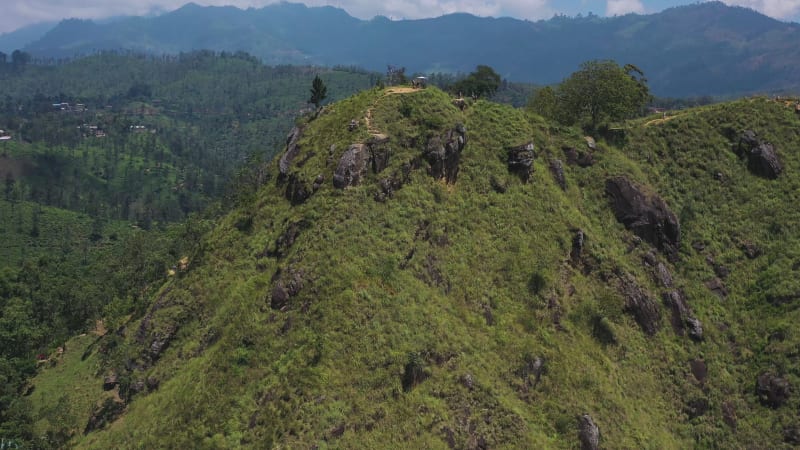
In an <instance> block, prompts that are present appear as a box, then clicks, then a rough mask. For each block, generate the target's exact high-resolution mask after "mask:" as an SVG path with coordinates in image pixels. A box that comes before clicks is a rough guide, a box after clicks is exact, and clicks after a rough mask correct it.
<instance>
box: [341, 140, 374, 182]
mask: <svg viewBox="0 0 800 450" xmlns="http://www.w3.org/2000/svg"><path fill="white" fill-rule="evenodd" d="M369 161H370V152H369V147H368V146H367V145H366V144H353V145H351V146H350V147H348V148H347V151H345V152H344V155H342V158H341V159H340V160H339V165H338V166H337V167H336V172H335V173H334V174H333V186H334V187H336V188H339V189H344V188H346V187H348V186H357V185H358V184H359V183H360V182H361V180H362V179H363V178H364V177H365V176H366V175H367V169H368V168H369Z"/></svg>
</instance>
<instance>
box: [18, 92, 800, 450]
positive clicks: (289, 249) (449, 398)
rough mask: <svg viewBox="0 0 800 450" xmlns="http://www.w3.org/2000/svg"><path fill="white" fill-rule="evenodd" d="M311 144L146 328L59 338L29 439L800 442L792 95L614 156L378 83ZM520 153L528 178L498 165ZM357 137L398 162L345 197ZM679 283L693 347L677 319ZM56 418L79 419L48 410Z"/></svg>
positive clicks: (731, 111) (305, 142)
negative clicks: (621, 214) (636, 225)
mask: <svg viewBox="0 0 800 450" xmlns="http://www.w3.org/2000/svg"><path fill="white" fill-rule="evenodd" d="M352 120H355V121H357V123H358V126H357V127H356V128H355V129H354V130H352V131H351V130H349V129H348V128H349V127H348V124H349V123H350V122H351V121H352ZM459 124H461V125H463V126H464V128H465V129H466V145H465V146H464V147H463V151H462V152H461V154H460V162H459V164H458V173H457V179H455V180H454V179H453V178H455V177H454V176H448V177H447V178H449V182H448V181H447V180H445V179H437V178H435V177H434V176H431V173H433V174H436V170H430V166H431V164H430V162H429V161H432V160H431V159H426V157H424V156H423V154H424V153H425V152H426V151H427V149H429V148H430V147H432V144H431V143H432V142H436V140H437V139H439V140H445V141H446V140H447V139H448V136H449V137H450V138H452V137H453V136H457V134H458V133H455V134H454V133H452V132H451V133H448V132H450V131H451V130H454V129H457V128H459V127H458V125H459ZM300 128H301V131H300V135H299V139H298V140H297V142H296V143H297V144H298V146H299V150H298V151H296V152H294V153H296V155H295V157H294V158H293V159H292V158H286V159H285V161H288V164H285V166H286V169H287V170H285V171H284V174H281V173H280V172H279V167H278V166H279V164H278V161H275V162H274V163H272V164H271V165H270V166H269V168H268V171H269V174H270V177H269V181H267V182H266V184H265V185H264V186H263V187H262V188H261V189H260V190H259V191H258V192H257V194H256V195H255V196H253V198H250V199H248V200H246V201H243V202H242V204H241V205H240V206H239V207H238V208H236V209H235V210H234V211H233V212H232V213H231V214H229V215H228V216H227V217H225V218H224V219H223V220H222V221H221V222H220V223H219V224H218V226H217V227H216V228H215V229H214V230H213V231H212V232H211V233H210V234H209V235H208V236H207V237H206V239H205V243H204V245H203V246H202V249H201V250H200V251H198V252H197V253H196V254H193V255H190V257H189V262H188V265H187V267H181V268H179V269H178V273H177V275H176V276H175V277H172V278H170V279H169V281H167V282H166V283H165V284H164V286H163V287H162V289H161V291H160V292H159V293H158V294H157V295H156V296H155V297H154V298H153V302H152V305H151V307H150V309H149V310H148V311H147V313H146V314H145V315H144V316H142V317H132V318H131V319H130V321H129V322H128V323H127V324H125V325H124V326H122V327H120V328H119V329H117V330H111V331H110V332H109V333H108V334H107V335H106V336H105V337H103V338H101V339H99V340H98V341H97V342H95V343H93V344H92V345H89V341H88V340H87V339H86V338H85V337H84V338H80V339H76V340H75V341H74V342H70V343H68V350H67V354H65V356H64V357H63V358H64V359H63V361H62V362H59V363H56V367H55V368H48V369H44V370H43V371H42V372H41V373H40V375H39V376H38V377H37V378H36V379H35V380H34V381H33V384H34V386H35V389H34V391H33V394H31V396H30V397H29V398H30V399H31V403H32V410H33V414H34V416H37V417H39V421H38V422H37V423H36V426H35V428H36V429H35V434H36V435H44V434H46V433H50V434H49V436H50V438H51V439H52V441H53V442H55V443H57V442H59V439H64V438H68V437H71V438H70V439H71V440H70V441H69V444H70V445H74V446H77V447H79V448H139V447H157V448H234V447H239V446H242V447H252V448H577V447H579V446H580V445H581V444H580V442H581V441H580V438H579V427H578V424H579V420H578V419H579V417H581V416H582V415H584V414H588V415H589V416H590V417H591V418H592V420H593V422H594V423H596V425H597V426H598V428H599V431H600V446H601V447H604V448H688V447H693V446H699V447H714V446H716V447H720V448H731V447H751V448H753V447H769V448H779V447H781V446H787V447H788V446H790V445H791V443H792V440H793V439H796V438H797V431H796V430H797V427H798V419H797V409H798V405H799V404H800V402H799V401H798V399H797V397H796V395H793V394H792V393H790V394H789V395H788V398H785V396H783V397H782V396H781V393H782V392H784V391H782V390H781V386H784V385H785V383H788V384H789V385H790V386H797V385H798V382H800V379H799V378H800V372H798V370H799V369H800V365H799V364H798V361H797V350H796V349H797V348H798V347H797V345H798V341H800V336H798V334H797V332H796V330H795V329H794V328H795V327H793V326H792V324H793V323H795V322H796V321H797V319H798V317H797V316H798V311H797V301H798V300H797V294H798V293H800V283H798V281H797V277H796V272H797V270H798V258H799V257H800V255H798V252H800V245H798V244H800V243H799V242H798V229H797V224H798V223H800V217H798V214H800V213H798V211H797V209H796V208H794V206H793V200H794V199H795V197H796V196H797V193H798V192H800V191H798V186H797V184H798V183H800V177H798V175H797V174H798V170H800V158H798V155H797V154H796V149H798V148H800V136H799V135H798V130H800V120H798V118H797V117H795V115H794V112H793V111H792V110H791V109H789V108H787V107H786V106H785V105H781V104H778V103H775V102H770V101H766V100H760V99H758V100H743V101H739V102H735V103H729V104H723V105H718V106H714V107H708V108H705V109H699V110H692V111H689V112H686V113H684V114H682V115H681V116H678V117H675V118H673V119H671V120H669V121H656V122H648V123H647V124H645V122H644V121H643V122H640V123H632V124H630V128H629V130H628V131H627V133H626V136H625V139H624V144H622V145H620V146H613V145H610V144H606V143H605V142H602V141H601V142H599V143H598V144H597V148H596V150H591V149H589V148H588V147H587V142H586V140H584V137H583V135H582V134H581V133H579V132H578V131H576V130H573V129H563V128H557V127H553V126H551V125H550V124H548V123H545V122H544V121H542V120H541V119H538V118H536V117H529V116H526V114H525V113H524V112H523V111H521V110H515V109H512V108H510V107H505V106H501V105H497V104H493V103H489V102H484V101H478V102H476V103H474V104H471V105H469V106H468V107H467V108H466V109H464V110H463V111H462V110H460V109H458V108H456V107H455V106H454V105H453V103H452V102H451V99H450V98H449V97H448V96H447V95H446V94H444V93H442V92H440V91H438V90H436V89H428V90H422V91H415V92H399V93H398V92H396V91H390V90H377V89H374V90H370V91H366V92H363V93H361V94H358V95H356V96H354V97H351V98H349V99H347V100H344V101H341V102H339V103H336V104H333V105H330V106H328V107H326V108H324V110H323V111H322V112H321V113H320V114H319V115H318V116H317V117H316V118H315V119H313V120H310V121H309V122H308V123H304V124H302V125H301V127H300ZM745 129H752V130H754V131H756V132H757V133H758V135H759V137H760V138H762V139H764V140H767V141H769V142H771V143H772V144H773V145H774V147H775V148H776V149H777V153H778V156H779V158H780V160H781V162H782V164H783V173H782V174H781V175H780V176H779V177H778V178H777V179H776V180H767V179H763V178H759V177H757V176H755V175H753V174H751V173H750V172H749V171H748V169H747V163H746V162H745V161H743V160H741V159H739V158H738V157H737V156H736V154H735V153H734V151H733V149H734V144H736V143H737V141H738V137H739V135H740V134H741V132H742V131H743V130H745ZM378 134H382V135H385V136H387V137H388V142H383V141H384V139H383V138H380V137H379V138H375V137H374V136H373V135H378ZM456 139H457V138H456ZM376 142H377V144H376ZM452 142H455V141H452ZM528 142H533V143H534V144H535V146H536V149H535V153H536V159H535V161H534V162H533V169H534V170H533V172H532V174H531V176H530V179H529V180H528V182H527V183H525V182H523V180H522V178H521V177H520V176H518V175H517V174H516V173H511V172H509V170H508V164H507V161H508V150H509V148H512V147H516V146H519V145H522V144H526V143H528ZM355 143H366V144H367V146H366V147H365V148H366V149H368V150H370V151H372V152H373V153H374V154H378V155H386V154H387V153H386V152H387V150H386V149H387V148H388V149H389V150H388V154H389V159H388V165H387V167H386V168H385V169H383V170H382V171H381V172H380V173H378V174H376V173H374V171H373V170H372V169H369V170H367V172H366V176H365V177H363V179H362V180H361V182H360V184H357V185H355V186H350V187H347V188H345V189H337V188H335V187H334V186H333V181H332V180H333V179H334V174H335V172H336V171H337V169H339V166H340V160H342V159H343V157H344V156H345V154H346V153H348V154H349V153H350V152H351V148H350V146H351V144H355ZM564 148H571V149H574V152H573V151H567V152H565V151H564ZM575 154H577V156H578V157H579V158H578V159H579V160H580V161H581V164H570V162H569V161H570V160H571V159H575V158H571V157H570V155H573V156H575ZM587 155H590V156H591V158H589V156H587ZM345 159H346V158H345ZM373 159H376V158H374V157H373ZM590 159H591V161H589V160H590ZM290 160H291V161H290ZM555 160H560V162H561V167H562V168H563V171H564V181H565V188H563V189H562V187H561V186H559V184H558V183H557V181H556V179H555V177H554V176H553V172H557V170H553V169H552V165H554V164H555V165H557V163H555V162H554V161H555ZM449 161H450V162H452V161H453V160H452V159H451V160H449ZM590 162H593V164H589V163H590ZM434 165H435V164H434ZM584 166H585V167H584ZM450 169H451V170H450V172H449V173H451V174H452V165H451V166H450ZM340 172H341V171H340ZM620 176H622V177H625V178H626V179H629V180H631V181H633V182H634V183H635V184H636V185H637V186H639V187H640V189H641V190H642V191H644V192H645V193H647V195H650V196H653V195H659V196H660V197H661V198H663V199H664V201H665V202H666V205H667V206H668V207H669V209H671V210H672V211H674V212H675V214H676V215H677V216H678V217H679V218H680V221H681V226H682V233H681V234H682V235H681V240H680V243H679V244H678V252H677V254H675V255H672V256H673V257H671V258H667V256H666V255H664V254H662V253H659V252H657V251H656V250H655V249H654V247H653V246H652V245H651V244H650V243H648V242H647V240H646V239H645V240H642V239H640V238H637V237H635V236H634V235H633V234H632V233H631V232H630V231H627V230H626V229H625V227H624V226H623V225H622V224H620V223H618V221H617V220H616V217H615V214H614V212H613V211H612V208H611V205H610V201H609V198H608V195H607V194H606V189H607V188H606V183H607V180H608V179H610V178H614V177H620ZM313 185H316V188H314V187H312V186H313ZM287 191H288V192H289V193H290V194H292V195H288V197H291V198H292V199H293V200H294V203H295V204H294V205H293V204H292V202H290V201H289V200H287ZM298 192H302V195H298ZM306 197H308V198H306ZM304 199H305V200H304ZM578 230H581V231H582V232H583V234H584V236H585V241H584V243H583V245H582V246H580V251H577V252H576V251H575V250H574V248H575V245H574V241H575V237H576V235H577V234H578ZM670 259H671V260H672V262H671V261H670ZM723 269H724V270H723ZM665 272H667V275H668V278H670V279H671V280H668V279H667V278H665V275H664V273H665ZM714 283H716V284H714ZM720 285H722V288H721V289H720ZM709 286H711V287H713V288H715V289H716V293H714V292H712V290H711V289H710V288H709ZM723 291H724V292H723ZM668 292H679V293H680V294H676V295H680V296H682V297H683V298H685V303H686V305H688V306H686V305H684V306H685V307H687V308H688V309H689V311H688V312H686V311H684V315H689V316H691V317H693V318H696V319H697V320H699V322H701V323H702V328H703V330H702V331H703V333H702V338H699V336H696V335H695V336H694V337H695V339H692V338H690V337H689V336H688V335H687V333H686V332H685V330H684V327H683V325H682V322H681V321H680V320H678V323H677V324H676V325H677V328H675V329H674V328H673V326H671V324H670V323H671V319H672V313H671V309H670V307H668V306H667V305H666V304H665V302H664V301H662V296H663V295H664V294H665V293H668ZM718 294H719V295H718ZM723 294H724V295H723ZM643 299H644V300H643ZM647 299H649V300H647ZM648 301H649V302H650V303H647V302H648ZM636 302H639V303H638V304H639V305H641V304H643V303H644V304H648V305H649V306H648V307H646V308H644V309H645V310H646V311H651V312H652V311H653V310H655V311H656V312H655V313H654V314H650V315H649V316H648V315H647V314H645V313H642V308H639V309H637V307H636V306H635V305H634V304H636ZM647 308H649V309H647ZM643 317H644V319H643ZM653 317H655V318H653ZM681 317H683V316H681ZM687 317H688V316H687ZM683 318H684V319H685V318H686V317H683ZM647 320H650V321H649V322H647ZM637 322H638V323H637ZM645 322H647V323H646V325H640V324H641V323H645ZM676 330H678V331H676ZM645 331H647V332H645ZM70 352H81V353H82V356H83V357H82V358H68V357H67V356H66V355H68V354H69V353H70ZM63 366H66V368H64V367H63ZM112 373H113V374H115V375H116V378H117V381H118V385H116V386H115V383H113V382H111V383H108V386H107V387H108V388H113V389H110V391H104V390H103V384H104V377H106V376H108V375H110V374H112ZM765 373H767V374H770V375H774V377H773V378H770V379H766V378H765V379H764V380H765V381H764V383H763V384H764V386H765V389H767V391H769V392H767V391H764V390H763V389H762V392H761V394H762V397H763V398H762V399H760V398H759V395H758V394H757V390H756V384H757V379H758V377H759V376H760V375H763V374H765ZM89 375H93V376H94V377H93V378H92V377H89ZM762 378H763V377H762ZM106 381H113V379H111V378H109V379H107V380H106ZM778 397H781V398H778ZM59 402H61V403H59ZM56 404H69V405H76V406H74V407H70V408H60V409H58V413H59V414H60V415H58V417H57V418H56V419H54V417H55V416H54V415H53V414H55V413H54V411H56V410H55V409H54V405H56ZM77 405H80V406H77ZM106 422H107V423H106ZM589 440H590V439H589Z"/></svg>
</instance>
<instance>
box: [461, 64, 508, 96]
mask: <svg viewBox="0 0 800 450" xmlns="http://www.w3.org/2000/svg"><path fill="white" fill-rule="evenodd" d="M500 81H501V78H500V75H498V74H497V72H495V71H494V69H492V68H491V67H489V66H478V67H476V68H475V71H474V72H472V73H470V74H469V75H468V76H467V77H466V78H464V79H463V80H459V81H458V82H456V83H454V84H453V86H452V87H451V91H452V92H453V93H461V94H464V95H474V96H477V97H491V96H492V95H493V94H494V93H495V92H497V88H499V87H500Z"/></svg>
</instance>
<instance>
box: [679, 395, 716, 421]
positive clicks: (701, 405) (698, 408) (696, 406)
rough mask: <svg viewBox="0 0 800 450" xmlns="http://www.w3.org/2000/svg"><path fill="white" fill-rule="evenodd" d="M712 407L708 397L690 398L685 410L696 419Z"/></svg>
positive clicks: (691, 417) (690, 416)
mask: <svg viewBox="0 0 800 450" xmlns="http://www.w3.org/2000/svg"><path fill="white" fill-rule="evenodd" d="M710 408H711V404H710V403H709V402H708V399H707V398H702V397H700V398H694V399H692V400H689V401H688V402H687V403H686V407H685V408H684V412H685V413H686V415H687V416H689V419H696V418H698V417H700V416H702V415H704V414H705V413H707V412H708V410H709V409H710Z"/></svg>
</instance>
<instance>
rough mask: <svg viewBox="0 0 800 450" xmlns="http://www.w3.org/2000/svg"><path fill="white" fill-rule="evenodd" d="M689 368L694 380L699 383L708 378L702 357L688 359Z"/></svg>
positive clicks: (703, 382)
mask: <svg viewBox="0 0 800 450" xmlns="http://www.w3.org/2000/svg"><path fill="white" fill-rule="evenodd" d="M689 368H690V369H691V370H692V375H694V378H695V380H697V382H698V383H700V384H705V382H706V379H708V366H707V365H706V362H705V361H704V360H702V359H693V360H691V361H689Z"/></svg>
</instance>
